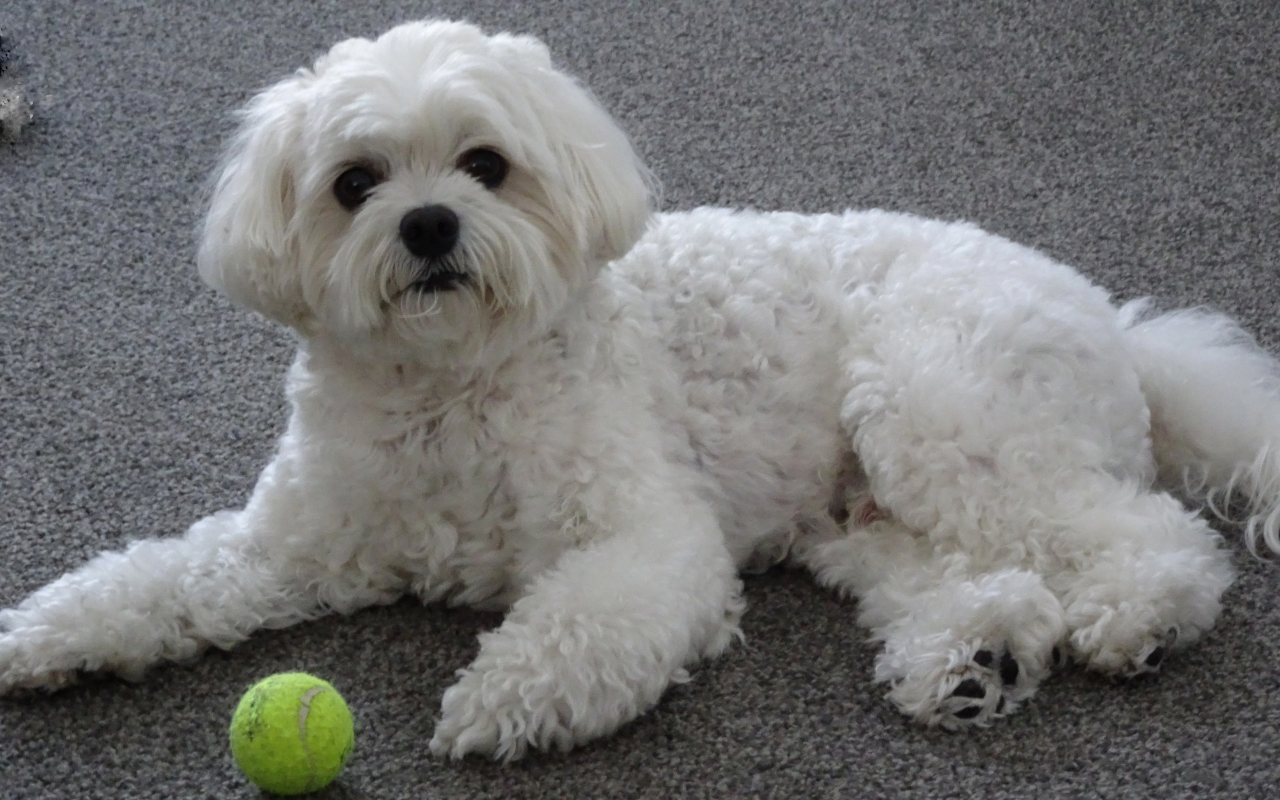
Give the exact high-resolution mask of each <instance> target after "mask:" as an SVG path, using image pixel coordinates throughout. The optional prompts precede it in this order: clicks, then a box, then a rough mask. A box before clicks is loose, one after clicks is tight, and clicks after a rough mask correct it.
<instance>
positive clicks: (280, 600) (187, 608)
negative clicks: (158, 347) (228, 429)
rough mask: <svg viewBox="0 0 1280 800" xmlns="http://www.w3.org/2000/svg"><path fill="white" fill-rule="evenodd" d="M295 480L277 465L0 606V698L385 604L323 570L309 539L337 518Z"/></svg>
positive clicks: (136, 669) (285, 462) (287, 466)
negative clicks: (191, 515)
mask: <svg viewBox="0 0 1280 800" xmlns="http://www.w3.org/2000/svg"><path fill="white" fill-rule="evenodd" d="M298 473H299V470H297V469H295V467H294V466H293V465H292V464H291V463H290V459H288V458H284V457H281V458H278V459H277V461H276V462H275V463H274V464H273V465H272V466H271V467H268V469H267V470H266V471H265V472H264V473H263V476H262V478H261V479H260V480H259V482H258V485H257V488H256V489H255V491H254V496H253V498H252V499H251V501H250V503H249V505H248V506H247V507H246V508H245V509H243V510H240V511H234V512H222V513H219V514H214V515H212V516H210V517H206V518H205V519H203V520H201V521H199V522H197V523H196V524H194V525H192V526H191V528H190V529H188V531H187V532H186V533H185V534H184V535H182V536H176V537H172V538H161V539H146V540H142V541H138V542H135V543H133V544H132V545H130V546H129V547H128V548H126V549H125V550H123V551H121V552H108V553H103V554H101V555H99V556H97V557H96V558H94V559H93V560H91V561H89V562H88V563H87V564H85V565H84V566H82V567H80V568H79V569H77V570H75V571H73V572H70V573H68V574H67V575H64V576H63V577H61V578H59V579H58V580H56V581H54V582H52V583H50V584H49V585H47V586H45V587H44V588H42V589H40V590H38V591H36V592H35V593H34V594H32V595H31V596H30V597H28V598H27V599H26V600H24V601H23V602H22V603H21V604H20V605H18V606H17V607H15V608H11V609H8V610H4V611H0V694H4V693H6V692H9V691H12V690H15V689H56V688H59V687H61V686H63V685H66V684H67V683H70V682H72V681H73V680H74V679H75V677H76V675H77V674H78V673H79V672H81V671H104V672H113V673H116V674H119V675H121V676H123V677H125V678H129V679H134V678H137V677H138V676H140V675H141V674H142V673H143V672H144V671H145V670H146V669H147V668H148V667H149V666H151V665H153V664H155V663H157V662H160V661H182V660H185V659H189V658H191V657H193V656H195V655H196V654H198V653H199V652H200V651H202V650H203V649H205V648H206V647H209V646H216V647H224V648H225V647H230V646H231V645H233V644H235V643H237V642H240V641H242V640H244V639H246V638H247V637H248V636H249V635H250V634H251V633H252V632H253V631H255V630H257V629H260V628H267V627H282V626H285V625H288V624H291V623H294V622H297V621H299V620H302V619H305V618H308V617H312V616H315V615H317V614H319V613H321V612H322V610H323V609H325V608H328V607H342V606H343V605H344V604H345V605H346V606H348V607H352V608H354V607H357V606H359V605H367V604H368V603H370V602H375V601H377V600H379V599H388V598H382V597H380V596H377V595H376V594H375V593H371V591H370V590H369V586H368V585H367V582H365V584H364V585H362V586H356V585H355V583H354V582H352V581H351V580H349V579H347V578H345V577H344V576H343V575H342V574H341V573H340V572H339V573H332V571H329V570H327V568H326V566H325V565H324V561H323V555H322V554H321V555H317V553H316V548H315V547H314V546H309V545H307V544H306V543H307V541H308V540H311V541H319V540H322V539H326V538H327V539H333V538H337V537H338V536H339V535H340V534H341V533H342V531H341V530H339V527H340V525H341V524H342V523H341V519H342V518H341V516H340V515H338V508H337V507H336V506H335V505H334V504H333V503H330V502H327V497H328V496H329V495H331V494H332V493H325V492H321V491H317V490H316V487H315V486H312V485H309V484H308V483H307V479H306V478H305V477H301V476H300V475H299V474H298ZM321 534H322V535H323V536H322V535H321ZM299 553H304V554H306V555H307V556H308V558H307V559H303V558H299V557H298V554H299ZM338 578H343V580H344V581H345V583H341V584H339V583H338V582H337V579H338ZM362 592H363V594H362ZM344 610H345V609H344Z"/></svg>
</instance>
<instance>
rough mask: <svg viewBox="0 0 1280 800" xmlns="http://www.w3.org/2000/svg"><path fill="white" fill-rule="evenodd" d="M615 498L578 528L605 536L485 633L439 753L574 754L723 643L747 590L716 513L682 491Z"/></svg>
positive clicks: (451, 706) (546, 577) (449, 701)
mask: <svg viewBox="0 0 1280 800" xmlns="http://www.w3.org/2000/svg"><path fill="white" fill-rule="evenodd" d="M616 490H617V491H619V492H623V491H628V490H634V486H618V487H617V489H616ZM636 494H637V495H639V494H644V492H643V491H642V490H641V491H637V492H636ZM609 503H611V504H612V505H613V506H614V508H613V509H610V510H604V509H600V510H598V511H597V514H599V515H604V516H605V517H609V518H611V519H606V520H605V521H604V523H603V524H598V523H600V521H601V520H600V518H599V516H596V517H595V518H594V519H593V516H592V513H591V512H590V511H588V512H587V516H586V518H585V521H584V522H581V523H579V524H584V525H587V526H591V527H594V528H596V529H597V530H598V532H599V538H597V539H595V540H594V541H592V542H590V543H588V544H586V545H584V546H582V547H579V548H575V549H572V550H570V551H568V552H566V553H565V554H564V555H563V556H562V557H561V558H560V559H559V561H558V562H557V563H556V564H555V566H554V567H553V568H552V569H550V570H549V571H548V572H546V573H544V574H543V575H541V576H540V577H539V578H538V579H536V580H535V581H534V583H533V585H532V587H531V589H530V591H529V593H528V594H527V595H525V596H524V597H523V598H522V599H521V600H519V601H518V602H517V603H516V604H515V605H514V606H513V607H512V609H511V611H510V613H509V614H508V616H507V618H506V620H505V621H504V622H503V624H502V625H501V626H500V627H499V628H498V629H497V630H495V631H492V632H489V633H486V634H484V635H483V636H481V645H480V653H479V655H478V656H477V657H476V660H475V661H474V662H473V663H472V664H471V666H470V667H468V668H467V669H465V670H462V671H461V672H460V673H459V676H460V679H459V681H458V682H457V683H456V684H455V685H454V686H453V687H451V688H450V689H449V690H448V691H446V692H445V695H444V700H443V707H442V718H441V719H440V721H439V724H438V725H437V727H436V731H435V736H434V738H433V739H432V740H431V750H432V752H433V753H435V754H436V755H449V756H453V757H461V756H464V755H466V754H468V753H480V754H485V755H490V756H493V757H495V758H502V759H507V760H511V759H515V758H519V757H520V756H521V755H522V754H523V753H524V752H525V750H526V749H527V748H528V747H531V746H532V747H535V748H540V749H549V748H552V747H555V748H558V749H561V750H567V749H569V748H570V747H572V746H574V745H577V744H580V743H582V742H585V741H588V740H590V739H593V738H596V737H598V736H603V735H605V734H608V733H610V732H612V731H613V730H615V729H616V728H618V727H619V726H620V725H623V724H625V723H626V722H628V721H630V720H632V719H634V718H635V717H637V716H639V715H640V714H642V713H644V712H645V711H646V710H647V709H649V708H651V707H652V706H653V705H654V704H655V703H657V701H658V698H659V697H660V696H661V695H662V693H663V691H664V690H665V689H666V688H667V686H669V685H670V684H671V683H672V682H676V681H681V680H684V679H685V678H686V677H687V674H686V673H685V671H684V667H685V666H686V665H688V664H690V663H691V662H694V661H696V660H697V659H699V658H701V657H706V656H711V655H715V654H718V653H719V652H720V651H722V650H723V649H724V648H725V647H726V646H727V645H728V644H729V642H730V640H731V639H732V638H733V636H734V634H735V633H736V632H737V618H738V615H739V614H740V612H741V610H742V601H741V598H740V594H739V591H740V588H741V587H740V582H739V581H738V579H737V576H736V573H735V570H734V567H733V564H732V561H731V559H730V556H729V553H728V551H727V549H726V547H725V544H724V542H723V539H722V538H721V533H720V530H719V526H718V524H717V522H716V520H715V518H714V517H713V515H712V512H711V510H710V509H709V508H708V507H707V506H706V505H705V504H704V503H702V502H701V501H700V500H696V499H694V498H692V497H690V496H688V495H687V494H686V493H683V492H669V493H660V494H656V495H654V496H651V497H650V498H649V500H648V501H647V502H645V501H643V500H642V499H641V498H639V497H637V496H636V495H632V496H630V497H621V496H618V497H614V498H612V499H611V500H610V501H609Z"/></svg>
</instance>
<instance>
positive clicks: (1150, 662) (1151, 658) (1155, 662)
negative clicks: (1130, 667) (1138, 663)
mask: <svg viewBox="0 0 1280 800" xmlns="http://www.w3.org/2000/svg"><path fill="white" fill-rule="evenodd" d="M1164 656H1165V650H1164V648H1163V647H1157V648H1156V649H1154V650H1152V651H1151V652H1150V653H1148V654H1147V657H1146V658H1145V659H1144V660H1143V662H1142V663H1144V664H1146V665H1147V666H1148V667H1151V668H1152V669H1156V668H1157V667H1159V666H1160V663H1161V662H1163V661H1164Z"/></svg>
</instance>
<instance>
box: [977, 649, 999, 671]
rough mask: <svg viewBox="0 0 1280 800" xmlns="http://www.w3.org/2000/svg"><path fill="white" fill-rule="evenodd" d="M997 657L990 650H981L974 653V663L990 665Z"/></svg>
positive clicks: (983, 665)
mask: <svg viewBox="0 0 1280 800" xmlns="http://www.w3.org/2000/svg"><path fill="white" fill-rule="evenodd" d="M995 658H996V657H995V656H994V655H992V654H991V651H990V650H979V651H978V652H976V653H974V654H973V663H975V664H977V665H978V666H980V667H990V666H991V664H992V662H993V661H995Z"/></svg>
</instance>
